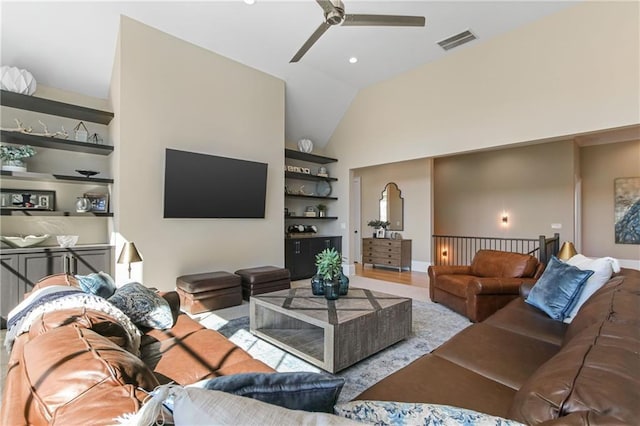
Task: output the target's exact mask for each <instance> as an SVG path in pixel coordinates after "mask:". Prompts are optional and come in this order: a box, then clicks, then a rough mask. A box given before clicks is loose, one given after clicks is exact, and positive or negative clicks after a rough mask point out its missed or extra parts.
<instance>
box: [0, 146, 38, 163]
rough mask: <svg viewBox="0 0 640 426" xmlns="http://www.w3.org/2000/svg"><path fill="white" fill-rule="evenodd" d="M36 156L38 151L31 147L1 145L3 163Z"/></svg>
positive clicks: (0, 158) (0, 156)
mask: <svg viewBox="0 0 640 426" xmlns="http://www.w3.org/2000/svg"><path fill="white" fill-rule="evenodd" d="M34 155H36V150H35V149H33V148H32V147H30V146H29V145H21V146H13V145H0V160H2V161H21V160H23V159H25V158H29V157H33V156H34Z"/></svg>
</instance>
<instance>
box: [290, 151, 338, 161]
mask: <svg viewBox="0 0 640 426" xmlns="http://www.w3.org/2000/svg"><path fill="white" fill-rule="evenodd" d="M284 156H285V158H293V159H294V160H301V161H308V162H310V163H318V164H328V163H335V162H336V161H338V160H337V159H335V158H330V157H325V156H323V155H316V154H309V153H307V152H300V151H295V150H293V149H287V148H285V150H284Z"/></svg>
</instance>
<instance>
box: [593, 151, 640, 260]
mask: <svg viewBox="0 0 640 426" xmlns="http://www.w3.org/2000/svg"><path fill="white" fill-rule="evenodd" d="M580 163H581V167H582V250H581V251H582V252H583V253H584V254H585V255H586V256H613V257H617V258H621V259H629V260H632V261H635V262H636V264H635V265H633V264H631V265H629V266H633V267H635V268H640V246H639V245H633V244H616V243H615V235H614V217H613V211H614V192H613V188H614V180H615V179H616V178H620V177H640V141H631V142H621V143H615V144H608V145H594V146H586V147H583V148H581V149H580Z"/></svg>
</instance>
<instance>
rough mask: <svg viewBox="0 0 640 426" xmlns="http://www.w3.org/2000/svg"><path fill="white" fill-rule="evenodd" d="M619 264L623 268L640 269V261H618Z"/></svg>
mask: <svg viewBox="0 0 640 426" xmlns="http://www.w3.org/2000/svg"><path fill="white" fill-rule="evenodd" d="M618 263H619V264H620V266H621V267H623V268H631V269H640V260H634V259H618Z"/></svg>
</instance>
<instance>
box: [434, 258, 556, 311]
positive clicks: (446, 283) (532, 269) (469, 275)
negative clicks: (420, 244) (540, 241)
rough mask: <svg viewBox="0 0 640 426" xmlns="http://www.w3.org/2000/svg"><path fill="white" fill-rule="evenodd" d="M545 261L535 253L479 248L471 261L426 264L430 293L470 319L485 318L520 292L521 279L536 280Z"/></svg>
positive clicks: (525, 281)
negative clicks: (464, 264) (469, 263)
mask: <svg viewBox="0 0 640 426" xmlns="http://www.w3.org/2000/svg"><path fill="white" fill-rule="evenodd" d="M543 271H544V265H543V264H542V263H540V262H538V259H536V258H535V257H534V256H531V255H528V254H521V253H512V252H505V251H498V250H479V251H478V252H477V253H476V255H475V256H474V258H473V261H472V262H471V265H468V266H462V265H452V266H447V265H436V266H430V267H429V296H430V297H431V300H433V301H434V302H436V303H442V304H443V305H445V306H447V307H448V308H451V309H453V310H454V311H456V312H458V313H459V314H462V315H465V316H466V317H467V318H469V319H470V320H471V321H473V322H480V321H483V320H484V319H485V318H487V317H488V316H490V315H491V314H493V313H494V312H496V311H497V310H498V309H500V308H502V307H503V306H505V305H506V304H507V303H509V302H510V301H511V300H513V299H515V298H516V297H518V295H519V291H520V286H521V285H522V284H523V283H535V282H536V281H537V280H538V278H539V277H540V275H542V272H543Z"/></svg>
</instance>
